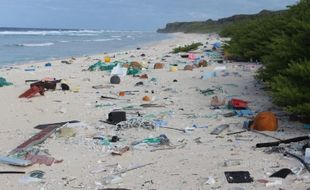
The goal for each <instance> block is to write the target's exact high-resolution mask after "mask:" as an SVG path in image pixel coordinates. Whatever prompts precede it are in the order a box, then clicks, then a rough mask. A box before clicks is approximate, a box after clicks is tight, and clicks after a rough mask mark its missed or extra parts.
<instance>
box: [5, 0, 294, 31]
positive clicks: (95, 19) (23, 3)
mask: <svg viewBox="0 0 310 190" xmlns="http://www.w3.org/2000/svg"><path fill="white" fill-rule="evenodd" d="M296 2H297V0H0V27H33V28H70V29H73V28H75V29H106V30H140V31H155V30H156V29H158V28H162V27H164V26H165V25H166V23H169V22H175V21H194V20H195V21H198V20H207V19H219V18H223V17H228V16H232V15H234V14H252V13H257V12H259V11H261V10H263V9H267V10H280V9H285V8H286V6H287V5H292V4H295V3H296Z"/></svg>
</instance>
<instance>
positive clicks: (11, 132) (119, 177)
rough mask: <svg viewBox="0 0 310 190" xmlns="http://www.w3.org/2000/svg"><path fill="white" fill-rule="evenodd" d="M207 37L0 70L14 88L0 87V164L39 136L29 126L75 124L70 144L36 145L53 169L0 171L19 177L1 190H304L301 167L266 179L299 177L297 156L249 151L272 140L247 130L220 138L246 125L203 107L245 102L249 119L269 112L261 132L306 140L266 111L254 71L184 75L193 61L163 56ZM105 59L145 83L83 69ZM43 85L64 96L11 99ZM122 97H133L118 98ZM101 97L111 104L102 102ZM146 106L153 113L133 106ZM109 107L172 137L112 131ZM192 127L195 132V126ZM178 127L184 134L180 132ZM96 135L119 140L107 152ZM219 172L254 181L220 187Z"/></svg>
mask: <svg viewBox="0 0 310 190" xmlns="http://www.w3.org/2000/svg"><path fill="white" fill-rule="evenodd" d="M208 38H209V42H212V40H213V41H214V40H216V39H212V38H210V36H207V35H202V34H174V38H171V39H167V40H163V41H160V42H156V43H151V44H144V45H141V46H139V48H138V49H132V50H128V51H123V52H115V53H109V54H102V55H94V56H85V57H79V58H75V59H74V60H73V61H72V64H64V63H61V60H55V61H51V62H50V63H51V64H52V66H51V67H45V63H46V62H39V63H31V64H25V65H16V66H13V67H8V68H2V69H0V77H4V78H5V79H6V80H7V81H9V82H12V83H13V85H11V86H5V87H1V88H0V115H1V117H0V118H1V120H0V121H1V126H0V138H1V143H0V155H1V156H7V155H8V154H9V153H10V152H11V151H12V150H13V149H14V148H16V147H17V146H18V145H20V144H22V143H23V142H25V141H26V140H27V139H29V138H30V137H31V136H33V135H34V134H36V133H38V132H40V130H38V129H35V128H34V127H35V126H37V125H39V124H48V123H56V122H63V121H70V120H78V121H81V122H80V123H77V124H72V129H73V130H74V133H75V134H74V135H73V136H70V137H62V136H61V133H60V134H59V132H55V133H53V134H52V135H51V136H50V137H49V138H47V139H46V140H45V141H44V142H43V143H41V144H39V145H36V146H35V147H36V148H37V149H39V150H41V151H42V152H47V153H48V155H50V156H51V157H53V158H55V159H56V160H58V161H59V163H53V164H52V165H51V166H46V165H44V164H41V165H40V164H33V165H31V166H28V167H16V166H11V165H7V164H0V167H1V169H0V170H1V171H25V172H26V174H22V175H21V174H0V184H1V185H2V187H1V188H0V189H12V190H17V189H27V190H28V189H29V190H30V189H31V190H33V189H38V190H54V189H55V190H56V189H104V188H127V189H158V190H161V189H193V190H196V189H227V190H228V189H231V190H232V189H235V190H237V189H238V190H241V189H245V190H247V189H307V188H308V187H310V175H309V172H307V171H306V170H305V169H303V170H302V171H301V172H299V173H298V174H292V175H288V176H287V177H286V178H285V179H282V178H270V177H269V176H270V175H271V174H273V173H274V172H276V171H278V170H280V169H282V168H289V169H291V170H292V171H298V170H300V168H301V169H302V165H301V163H300V162H299V161H298V160H296V159H295V158H292V157H287V156H283V153H281V152H280V153H277V152H272V153H270V151H269V153H268V150H270V148H255V145H256V144H257V143H262V142H274V141H275V139H274V138H271V137H267V136H264V135H261V134H258V133H255V132H251V131H245V132H243V133H239V134H232V135H227V134H228V133H233V132H239V131H242V130H244V129H243V123H244V121H248V120H249V119H248V118H246V117H239V116H233V117H224V116H223V114H224V113H228V112H230V111H231V110H229V109H227V108H226V106H223V107H220V108H219V109H211V108H210V101H211V99H212V97H213V96H215V95H217V96H218V97H220V98H224V97H226V98H227V99H229V98H232V97H235V98H239V99H242V100H246V101H248V102H249V108H250V109H251V110H252V112H253V113H254V114H256V113H259V112H262V111H272V112H273V113H275V114H276V116H277V118H278V120H279V129H278V130H277V131H275V132H263V133H264V134H268V135H271V136H273V137H276V138H279V139H287V138H293V137H298V136H303V135H307V134H308V133H309V130H306V129H303V126H302V124H301V123H299V122H292V121H289V119H288V115H287V114H286V113H285V112H283V111H281V109H280V108H278V107H276V106H275V105H273V104H272V102H271V98H270V96H269V95H268V92H266V91H264V90H263V88H264V86H263V85H262V84H260V83H259V82H257V81H256V80H255V79H254V75H255V71H256V70H257V69H258V68H259V67H260V65H257V64H253V63H223V64H219V63H214V64H211V65H209V66H208V67H200V68H194V69H193V71H185V70H183V67H184V66H185V65H187V64H192V63H193V62H192V61H190V60H189V59H184V58H181V56H180V55H179V54H172V53H170V52H171V51H172V49H173V48H175V47H177V46H179V45H186V44H190V43H192V42H201V43H203V44H205V43H206V42H207V41H208V40H207V39H208ZM141 54H145V56H141ZM195 55H196V56H197V57H201V56H203V55H205V52H203V50H201V51H196V53H195ZM105 56H110V57H111V59H112V60H111V61H112V62H113V61H122V62H132V61H137V62H140V63H143V64H145V65H146V68H145V69H143V70H142V73H141V74H147V75H148V79H140V78H139V77H133V76H124V77H121V82H120V84H118V85H113V84H112V85H111V84H110V73H109V72H106V71H88V70H87V69H88V67H89V66H90V65H92V64H94V63H96V62H97V61H98V59H99V60H104V57H105ZM66 60H70V58H68V59H66ZM155 63H163V64H165V67H164V68H163V69H156V70H155V69H153V65H154V64H155ZM170 64H178V71H176V72H171V71H170ZM30 66H34V67H32V68H35V71H25V69H27V68H30ZM223 66H225V69H224V70H223V71H218V72H217V73H216V74H217V75H216V77H212V78H208V79H207V80H203V79H202V78H201V77H202V76H203V74H204V73H205V72H208V71H213V70H214V69H215V68H219V67H223ZM141 74H140V75H141ZM45 77H53V78H56V79H64V80H66V81H67V84H68V85H69V86H70V88H71V89H72V91H62V90H61V88H60V86H59V84H58V85H57V88H56V90H55V91H46V92H45V94H44V96H41V95H39V94H38V95H36V96H35V97H32V98H29V99H27V98H18V96H19V95H20V94H22V93H23V92H24V91H26V90H27V89H29V84H30V83H25V80H36V79H37V80H41V79H43V78H45ZM140 81H143V85H142V86H136V85H135V84H136V83H137V82H140ZM97 85H102V88H100V89H95V88H93V86H97ZM208 88H209V89H214V91H213V92H214V94H207V93H205V94H203V93H202V91H203V90H206V89H208ZM120 91H134V92H132V94H126V95H125V96H119V92H120ZM101 96H108V97H114V98H116V99H102V98H101ZM144 96H149V97H150V98H151V101H150V102H145V101H143V100H142V98H143V97H144ZM145 103H152V104H156V105H161V106H160V107H141V106H140V105H141V104H145ZM115 109H120V110H124V111H125V112H126V116H127V119H130V118H137V117H138V113H139V115H142V117H145V118H151V119H158V120H161V121H165V122H167V125H166V127H171V128H177V129H180V130H173V129H167V128H163V127H158V128H155V129H154V130H148V129H145V128H143V127H139V128H128V129H121V130H119V131H116V126H115V125H110V124H107V123H104V122H102V120H103V121H104V120H106V119H108V114H109V113H110V112H111V111H113V110H115ZM221 124H229V127H228V129H226V130H224V131H223V132H222V133H220V134H219V135H211V134H210V132H211V131H213V130H214V129H215V128H216V127H218V126H219V125H221ZM193 125H196V126H198V127H197V128H195V127H194V128H193ZM68 126H69V128H70V125H68ZM184 129H186V131H185V132H183V131H181V130H184ZM161 134H164V135H166V137H167V138H168V139H169V141H170V143H169V144H170V146H167V145H166V146H159V147H154V146H148V145H147V144H146V143H141V144H142V145H141V144H140V145H139V144H138V145H135V146H133V142H139V141H142V140H143V139H146V138H154V137H158V136H159V135H161ZM98 136H100V137H103V136H104V137H107V138H111V137H112V136H118V137H119V138H120V140H119V141H118V142H116V143H108V144H109V145H107V144H103V142H102V139H101V140H96V139H94V137H98ZM125 146H128V147H129V151H127V152H125V153H123V154H122V155H115V156H113V155H111V152H113V151H115V149H117V148H120V147H125ZM300 146H301V144H299V143H292V144H290V145H285V146H284V147H286V148H288V149H289V150H292V151H293V150H299V148H300ZM225 163H226V164H225ZM234 163H237V164H234ZM145 164H150V165H145ZM144 165H145V166H144ZM139 166H140V167H139ZM142 166H143V167H142ZM135 167H138V168H136V169H135ZM126 169H127V170H126ZM34 170H41V171H44V172H45V174H44V176H43V178H42V179H41V180H40V181H38V182H31V183H26V182H24V181H23V180H22V179H25V178H23V177H25V176H28V174H29V172H31V171H34ZM226 171H249V173H250V174H251V177H252V178H253V180H254V181H253V182H252V183H236V184H233V183H228V182H227V180H226V177H225V174H224V172H226ZM264 180H265V181H264ZM275 181H276V182H275ZM279 181H280V182H279ZM273 182H274V183H282V184H273ZM267 184H268V185H267Z"/></svg>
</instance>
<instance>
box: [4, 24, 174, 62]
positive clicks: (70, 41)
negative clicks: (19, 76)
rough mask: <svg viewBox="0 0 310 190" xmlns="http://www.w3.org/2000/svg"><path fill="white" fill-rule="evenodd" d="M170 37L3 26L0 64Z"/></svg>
mask: <svg viewBox="0 0 310 190" xmlns="http://www.w3.org/2000/svg"><path fill="white" fill-rule="evenodd" d="M169 37H170V35H168V34H159V33H156V32H141V31H109V30H65V29H23V28H0V66H1V65H2V66H3V65H10V64H19V63H27V62H30V61H44V60H46V61H48V60H54V59H60V58H64V57H70V56H84V55H93V54H98V53H104V52H114V51H121V50H126V49H130V48H135V47H138V46H139V45H141V44H144V43H149V42H155V41H159V40H164V39H167V38H169Z"/></svg>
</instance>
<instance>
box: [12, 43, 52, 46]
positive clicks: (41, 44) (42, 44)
mask: <svg viewBox="0 0 310 190" xmlns="http://www.w3.org/2000/svg"><path fill="white" fill-rule="evenodd" d="M52 45H54V43H52V42H48V43H36V44H35V43H33V44H17V45H16V46H20V47H44V46H52Z"/></svg>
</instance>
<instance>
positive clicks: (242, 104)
mask: <svg viewBox="0 0 310 190" xmlns="http://www.w3.org/2000/svg"><path fill="white" fill-rule="evenodd" d="M230 105H231V106H232V107H233V108H235V109H245V108H247V107H248V102H246V101H244V100H240V99H235V98H233V99H231V100H230Z"/></svg>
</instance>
